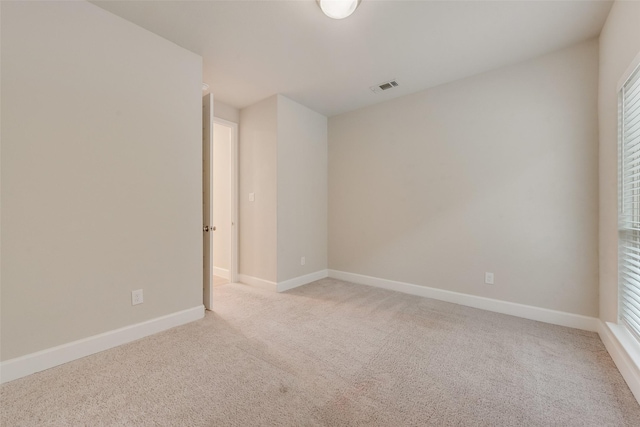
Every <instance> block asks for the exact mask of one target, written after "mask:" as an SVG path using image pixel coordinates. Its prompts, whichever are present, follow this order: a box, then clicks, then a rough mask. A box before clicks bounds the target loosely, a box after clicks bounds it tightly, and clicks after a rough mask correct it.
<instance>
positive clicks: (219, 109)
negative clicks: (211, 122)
mask: <svg viewBox="0 0 640 427" xmlns="http://www.w3.org/2000/svg"><path fill="white" fill-rule="evenodd" d="M213 98H214V99H213V115H214V116H215V117H218V118H220V119H224V120H227V121H230V122H233V123H239V122H240V110H238V109H237V108H234V107H232V106H230V105H227V104H225V103H222V102H220V101H216V100H215V94H214V96H213Z"/></svg>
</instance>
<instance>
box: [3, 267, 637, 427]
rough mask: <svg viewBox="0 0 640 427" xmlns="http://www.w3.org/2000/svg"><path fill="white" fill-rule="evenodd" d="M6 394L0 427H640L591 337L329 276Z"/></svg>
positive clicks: (220, 300) (229, 305) (224, 295)
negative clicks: (131, 426)
mask: <svg viewBox="0 0 640 427" xmlns="http://www.w3.org/2000/svg"><path fill="white" fill-rule="evenodd" d="M214 295H215V307H214V308H215V310H214V312H212V313H211V312H207V315H206V317H205V318H204V319H202V320H200V321H197V322H193V323H190V324H188V325H184V326H181V327H178V328H174V329H172V330H169V331H166V332H163V333H160V334H157V335H154V336H152V337H148V338H145V339H142V340H139V341H136V342H133V343H130V344H127V345H124V346H121V347H118V348H115V349H112V350H108V351H104V352H102V353H99V354H95V355H93V356H90V357H86V358H84V359H81V360H77V361H74V362H71V363H68V364H65V365H62V366H59V367H56V368H53V369H49V370H47V371H44V372H40V373H37V374H34V375H31V376H29V377H26V378H23V379H19V380H16V381H13V382H10V383H7V384H4V385H3V386H2V387H1V388H0V404H1V409H0V422H1V425H2V426H36V425H52V426H66V425H86V426H100V425H140V426H150V425H156V426H394V427H395V426H560V425H561V426H640V406H639V405H638V404H637V402H636V401H635V400H634V398H633V396H632V394H631V392H630V391H629V388H628V387H627V385H626V384H625V382H624V380H623V379H622V376H621V375H620V373H619V372H618V371H617V369H616V367H615V365H614V364H613V362H612V360H611V358H610V357H609V355H608V354H607V352H606V350H605V348H604V346H603V344H602V342H601V341H600V339H599V338H598V336H597V335H596V334H594V333H591V332H585V331H580V330H576V329H570V328H565V327H560V326H554V325H549V324H544V323H540V322H535V321H530V320H525V319H520V318H517V317H511V316H507V315H501V314H496V313H491V312H487V311H482V310H476V309H473V308H468V307H463V306H460V305H455V304H449V303H444V302H440V301H435V300H430V299H426V298H420V297H415V296H410V295H405V294H400V293H396V292H391V291H386V290H382V289H376V288H371V287H367V286H362V285H355V284H351V283H346V282H342V281H338V280H333V279H323V280H320V281H318V282H314V283H312V284H310V285H307V286H303V287H300V288H297V289H294V290H291V291H289V292H286V293H281V294H276V293H271V292H267V291H263V290H261V289H256V288H251V287H248V286H244V285H239V284H227V285H223V286H220V287H216V288H214Z"/></svg>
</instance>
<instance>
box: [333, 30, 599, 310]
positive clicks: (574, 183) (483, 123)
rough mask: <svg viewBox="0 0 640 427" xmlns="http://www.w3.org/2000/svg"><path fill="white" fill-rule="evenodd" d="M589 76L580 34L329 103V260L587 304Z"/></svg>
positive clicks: (593, 175)
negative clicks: (469, 72)
mask: <svg viewBox="0 0 640 427" xmlns="http://www.w3.org/2000/svg"><path fill="white" fill-rule="evenodd" d="M597 79H598V44H597V41H595V40H592V41H589V42H586V43H583V44H580V45H577V46H574V47H571V48H568V49H565V50H562V51H559V52H555V53H552V54H549V55H546V56H543V57H540V58H537V59H534V60H531V61H528V62H524V63H521V64H518V65H514V66H510V67H506V68H501V69H498V70H495V71H491V72H487V73H484V74H481V75H478V76H475V77H472V78H468V79H465V80H461V81H457V82H454V83H450V84H446V85H443V86H439V87H436V88H433V89H430V90H427V91H424V92H420V93H417V94H414V95H410V96H406V97H402V98H399V99H396V100H393V101H389V102H385V103H382V104H378V105H375V106H372V107H368V108H364V109H361V110H357V111H354V112H351V113H346V114H342V115H339V116H335V117H331V118H330V119H329V268H330V269H334V270H341V271H346V272H351V273H358V274H364V275H368V276H373V277H379V278H384V279H392V280H397V281H402V282H407V283H413V284H417V285H423V286H429V287H434V288H441V289H446V290H451V291H456V292H462V293H466V294H471V295H478V296H484V297H490V298H496V299H500V300H505V301H511V302H516V303H522V304H527V305H534V306H538V307H544V308H549V309H554V310H561V311H566V312H570V313H576V314H582V315H588V316H597V315H598V262H597V260H598V246H597V244H598V240H597V238H598V235H597V232H598V223H597V221H598V197H597V194H598V192H597V188H598V187H597V186H598V157H597V156H598V152H597V150H598V134H597V133H598V127H597V120H598V118H597V83H598V81H597ZM486 271H489V272H493V273H495V285H493V286H489V285H485V284H484V272H486Z"/></svg>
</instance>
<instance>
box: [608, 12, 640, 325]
mask: <svg viewBox="0 0 640 427" xmlns="http://www.w3.org/2000/svg"><path fill="white" fill-rule="evenodd" d="M639 53H640V2H629V1H617V2H615V3H614V5H613V8H612V9H611V12H610V14H609V17H608V18H607V22H606V24H605V26H604V28H603V30H602V33H601V35H600V93H599V98H598V113H599V124H600V157H599V159H600V317H601V318H602V320H605V321H607V322H617V317H618V94H617V85H618V81H619V80H620V78H621V77H622V75H623V73H624V72H625V70H626V69H627V67H628V66H629V65H630V63H631V61H632V60H633V59H634V58H635V56H636V55H638V54H639Z"/></svg>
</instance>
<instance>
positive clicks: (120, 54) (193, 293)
mask: <svg viewBox="0 0 640 427" xmlns="http://www.w3.org/2000/svg"><path fill="white" fill-rule="evenodd" d="M1 49H2V106H1V107H2V260H1V262H2V268H1V271H2V272H1V274H2V290H1V299H2V317H1V322H2V335H1V341H2V354H1V359H2V360H7V359H11V358H14V357H17V356H22V355H25V354H28V353H32V352H35V351H38V350H42V349H45V348H49V347H53V346H56V345H60V344H64V343H67V342H70V341H74V340H78V339H81V338H85V337H88V336H92V335H95V334H99V333H102V332H105V331H109V330H113V329H116V328H120V327H123V326H127V325H131V324H134V323H138V322H141V321H144V320H148V319H152V318H155V317H158V316H162V315H166V314H169V313H174V312H177V311H180V310H184V309H188V308H192V307H196V306H199V305H201V304H202V232H201V226H202V206H201V188H202V180H201V171H202V165H201V161H202V160H201V149H202V142H201V137H202V136H201V83H202V61H201V58H200V57H198V56H196V55H195V54H193V53H190V52H187V51H186V50H184V49H182V48H180V47H178V46H176V45H175V44H173V43H170V42H167V41H165V40H163V39H161V38H160V37H158V36H156V35H154V34H152V33H150V32H148V31H146V30H143V29H141V28H139V27H137V26H135V25H133V24H131V23H129V22H127V21H124V20H122V19H120V18H117V17H116V16H114V15H112V14H110V13H109V12H106V11H104V10H103V9H100V8H98V7H96V6H94V5H91V4H89V3H85V2H43V3H31V2H16V3H9V2H2V46H1ZM139 288H142V289H143V290H144V304H142V305H138V306H135V307H134V306H132V305H131V291H132V290H134V289H139Z"/></svg>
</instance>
